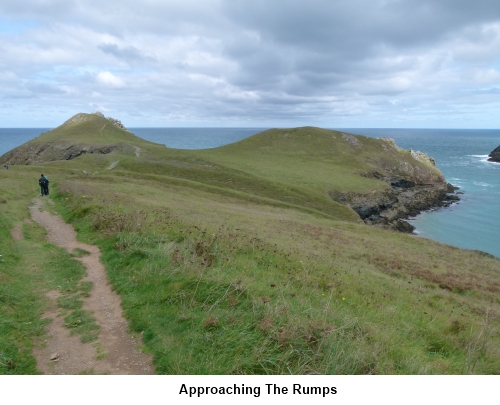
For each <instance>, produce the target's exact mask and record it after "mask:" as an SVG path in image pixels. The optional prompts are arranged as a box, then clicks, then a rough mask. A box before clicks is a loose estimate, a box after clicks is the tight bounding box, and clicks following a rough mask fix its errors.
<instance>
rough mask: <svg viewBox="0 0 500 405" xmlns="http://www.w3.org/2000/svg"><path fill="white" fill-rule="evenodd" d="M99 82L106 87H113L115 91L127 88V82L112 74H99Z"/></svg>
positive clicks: (97, 77)
mask: <svg viewBox="0 0 500 405" xmlns="http://www.w3.org/2000/svg"><path fill="white" fill-rule="evenodd" d="M96 79H97V82H98V83H100V84H102V85H103V86H106V87H112V88H115V89H121V88H123V87H126V86H127V84H126V83H125V81H124V80H123V79H122V78H121V77H118V76H115V75H114V74H113V73H111V72H107V71H106V72H99V73H98V74H97V76H96Z"/></svg>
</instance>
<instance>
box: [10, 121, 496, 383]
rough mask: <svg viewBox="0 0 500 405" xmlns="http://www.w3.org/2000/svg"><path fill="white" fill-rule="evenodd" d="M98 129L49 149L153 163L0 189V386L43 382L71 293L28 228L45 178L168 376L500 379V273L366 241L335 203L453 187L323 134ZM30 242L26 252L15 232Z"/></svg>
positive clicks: (416, 248)
mask: <svg viewBox="0 0 500 405" xmlns="http://www.w3.org/2000/svg"><path fill="white" fill-rule="evenodd" d="M97 118H99V120H97V119H95V118H94V117H90V119H89V120H86V121H80V122H73V123H69V124H66V128H65V125H63V126H61V127H59V128H58V129H55V130H53V131H51V132H49V133H48V134H44V135H42V136H41V137H39V138H37V140H36V142H40V143H42V142H41V140H42V141H45V142H66V141H68V140H69V141H71V142H81V143H82V144H85V145H94V146H95V145H102V144H106V145H113V144H120V143H121V144H125V143H126V144H128V145H131V146H132V147H134V146H135V147H138V148H140V150H141V151H140V153H135V151H136V150H135V148H132V149H127V148H121V149H115V150H113V151H110V152H109V153H85V154H82V155H80V156H79V157H77V158H74V159H71V160H57V161H49V162H44V163H39V164H36V165H27V166H11V168H10V169H9V170H8V171H6V170H4V171H1V172H0V180H1V181H2V184H3V185H5V186H4V187H2V188H1V189H0V220H1V222H2V224H5V227H2V231H1V232H0V246H2V252H0V254H2V255H3V256H2V259H3V260H4V261H3V262H1V263H0V279H1V280H2V284H1V290H0V320H1V322H0V372H4V373H14V374H15V373H21V374H22V373H33V372H36V365H35V364H33V358H32V357H30V348H31V346H32V345H34V344H37V343H38V342H39V341H40V339H41V336H43V330H44V324H43V321H41V320H40V319H39V315H40V314H41V313H42V312H43V308H44V305H45V304H44V302H45V301H44V295H43V293H44V291H47V290H50V289H53V288H55V286H57V285H62V283H63V281H61V278H62V279H64V277H67V278H68V279H71V277H70V276H68V275H65V274H63V272H62V271H59V272H57V271H56V270H57V269H54V260H55V259H54V258H55V257H56V256H57V255H59V256H60V255H62V253H60V252H58V251H57V249H55V248H54V247H53V246H50V245H47V244H46V243H45V242H44V240H43V233H42V232H41V231H40V229H39V228H38V227H37V226H35V224H33V223H28V222H25V221H24V218H27V217H28V212H27V208H26V206H27V205H28V204H29V201H30V198H32V197H33V196H34V195H36V194H37V177H38V175H39V173H40V172H43V173H47V174H48V175H49V177H50V179H51V187H52V193H51V198H52V199H53V201H54V202H55V209H57V211H58V212H59V213H61V214H62V215H63V216H64V217H65V219H66V220H67V221H69V222H70V223H72V224H73V225H74V226H75V228H76V229H77V230H78V233H79V238H81V239H82V240H84V241H86V242H90V243H95V244H98V245H99V246H100V247H101V250H102V252H103V255H102V259H101V260H102V261H103V263H104V264H105V266H106V270H107V272H108V276H109V279H110V282H111V283H112V285H113V287H114V288H115V289H116V291H117V292H118V293H119V294H120V295H121V297H122V306H123V308H124V312H125V316H126V317H127V319H128V320H129V322H130V328H131V330H132V331H134V332H135V333H140V334H142V337H143V341H144V342H145V344H146V346H147V348H148V350H150V351H151V352H152V353H153V354H154V362H155V366H156V370H157V372H158V373H166V374H239V373H244V374H263V373H279V374H289V373H292V374H310V373H325V374H328V373H332V374H335V373H336V374H442V373H448V374H466V373H478V374H496V373H499V372H500V352H499V350H500V345H499V343H500V342H499V335H498V326H499V315H500V307H499V298H498V292H499V291H500V274H499V270H498V269H499V268H500V267H499V264H500V261H499V260H498V259H496V258H494V257H492V256H490V255H487V254H484V253H481V252H477V251H468V250H462V249H457V248H454V247H450V246H446V245H442V244H439V243H436V242H433V241H429V240H426V239H422V238H417V237H415V236H413V235H405V234H401V233H397V232H392V231H387V230H383V229H378V228H375V227H370V226H367V225H365V224H364V223H363V222H362V221H361V220H360V219H359V217H358V216H357V214H356V213H355V212H354V211H353V210H352V209H351V208H349V207H348V206H345V205H342V204H339V203H338V202H335V201H333V200H332V199H331V198H330V196H329V193H331V192H332V191H333V192H344V191H345V192H349V193H358V194H363V195H364V194H367V195H376V194H377V193H383V192H384V190H387V189H389V188H390V186H389V185H388V183H387V182H386V181H382V179H384V178H389V177H395V176H396V177H397V176H400V177H401V176H406V177H408V178H409V179H412V180H414V181H415V182H421V183H426V184H427V183H432V182H435V183H443V182H444V179H443V178H442V176H441V174H440V173H439V171H438V170H437V169H435V167H434V166H432V164H430V163H428V162H426V161H418V160H416V159H415V158H414V157H413V156H412V155H411V154H410V152H408V151H402V150H398V149H397V148H396V147H394V146H392V144H391V142H389V141H384V140H375V139H370V138H365V137H361V136H352V135H349V134H342V133H339V132H336V131H328V130H322V129H318V128H309V127H306V128H297V129H287V130H270V131H265V132H263V133H261V134H257V135H255V136H253V137H250V138H248V139H245V140H243V141H240V142H238V143H235V144H232V145H227V146H224V147H221V148H216V149H210V150H203V151H186V150H175V149H169V148H166V147H164V146H161V145H156V144H153V143H150V142H146V141H143V140H141V139H139V138H137V137H135V136H133V135H132V134H130V133H128V132H126V131H123V130H119V131H115V129H114V128H107V123H106V122H104V121H101V119H102V118H101V117H97ZM104 124H106V127H104V129H102V131H104V132H106V131H107V129H109V132H106V133H105V134H104V135H102V134H101V135H100V133H99V129H100V128H102V126H103V125H104ZM33 142H35V141H33ZM85 173H87V174H85ZM16 225H17V226H20V227H21V228H22V231H23V234H24V240H22V241H14V240H13V239H12V237H11V235H10V233H9V232H8V229H11V228H13V227H14V226H16ZM36 258H40V260H36ZM60 260H62V259H60ZM65 260H67V258H66V259H65ZM56 262H57V261H56ZM61 263H62V261H61ZM35 264H36V267H33V265H35ZM56 267H57V266H56ZM56 273H57V274H56ZM28 323H29V326H28ZM12 363H15V364H16V367H12V365H11V364H12Z"/></svg>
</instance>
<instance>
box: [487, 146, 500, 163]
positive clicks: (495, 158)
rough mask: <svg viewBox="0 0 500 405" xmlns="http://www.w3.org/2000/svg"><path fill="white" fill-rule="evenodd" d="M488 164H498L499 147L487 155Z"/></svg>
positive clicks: (499, 161)
mask: <svg viewBox="0 0 500 405" xmlns="http://www.w3.org/2000/svg"><path fill="white" fill-rule="evenodd" d="M488 162H497V163H500V146H497V147H496V149H494V150H493V151H492V152H491V153H490V154H489V155H488Z"/></svg>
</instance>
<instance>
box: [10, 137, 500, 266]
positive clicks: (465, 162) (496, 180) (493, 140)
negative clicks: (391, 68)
mask: <svg viewBox="0 0 500 405" xmlns="http://www.w3.org/2000/svg"><path fill="white" fill-rule="evenodd" d="M48 129H49V128H3V129H2V128H0V156H1V155H2V154H4V153H5V152H8V151H9V150H11V149H13V148H15V147H16V146H19V145H21V144H23V143H25V142H27V141H29V140H31V139H33V138H34V137H36V136H38V135H40V134H41V133H42V132H46V131H47V130H48ZM265 129H267V128H130V131H131V132H133V133H134V134H135V135H137V136H139V137H141V138H144V139H147V140H149V141H152V142H156V143H160V144H165V145H166V146H168V147H170V148H177V149H207V148H215V147H218V146H222V145H226V144H229V143H233V142H237V141H239V140H241V139H244V138H246V137H249V136H251V135H254V134H256V133H258V132H261V131H263V130H265ZM335 129H339V128H335ZM339 130H341V131H344V132H349V133H353V134H359V135H365V136H369V137H374V138H379V137H383V136H385V137H388V138H393V139H394V140H395V141H396V143H397V145H398V146H400V147H402V148H404V149H410V148H411V149H413V150H419V151H421V152H425V153H427V154H428V155H430V156H432V157H433V158H434V159H435V160H436V165H437V167H438V168H439V169H440V170H441V172H442V173H443V174H444V176H445V177H446V180H447V181H448V182H449V183H451V184H453V185H455V186H457V187H460V190H458V192H459V193H463V194H459V197H460V201H459V202H458V203H455V204H453V205H451V206H450V207H447V208H438V209H435V210H432V211H426V212H424V213H421V214H419V215H417V216H416V217H415V218H412V219H410V222H411V224H412V225H413V226H415V228H416V231H415V232H416V234H417V235H419V236H421V237H425V238H429V239H433V240H436V241H438V242H442V243H446V244H449V245H453V246H457V247H460V248H465V249H473V250H481V251H483V252H487V253H490V254H492V255H494V256H497V257H500V235H499V232H500V163H493V162H488V161H487V158H488V154H489V153H490V152H491V151H492V150H493V149H495V148H496V147H497V146H499V145H500V130H493V129H491V130H490V129H393V128H391V129H382V128H376V129H375V128H373V129H367V128H341V129H339ZM0 186H1V185H0Z"/></svg>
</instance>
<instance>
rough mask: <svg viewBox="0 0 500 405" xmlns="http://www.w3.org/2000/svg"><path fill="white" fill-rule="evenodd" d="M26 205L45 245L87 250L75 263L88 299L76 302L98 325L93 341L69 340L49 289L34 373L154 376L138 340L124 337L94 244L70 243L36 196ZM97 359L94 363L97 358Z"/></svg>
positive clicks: (69, 230) (71, 237)
mask: <svg viewBox="0 0 500 405" xmlns="http://www.w3.org/2000/svg"><path fill="white" fill-rule="evenodd" d="M33 204H34V205H33V206H32V207H29V209H30V213H31V217H32V218H33V220H34V221H35V222H37V223H38V224H40V225H41V226H43V227H45V229H46V230H47V233H48V241H49V242H51V243H53V244H55V245H58V246H61V247H63V248H65V249H66V250H68V252H72V251H73V249H75V248H80V249H83V250H86V251H87V252H90V255H89V256H84V257H81V258H78V259H76V260H80V261H81V262H82V263H83V264H84V265H85V267H86V268H87V275H86V276H85V277H84V278H83V279H82V281H91V282H92V291H91V292H90V297H88V298H82V300H83V302H84V304H83V309H85V310H89V311H92V312H93V315H94V317H95V319H96V322H97V324H98V325H99V326H100V328H101V329H100V330H99V337H98V340H97V341H94V342H91V343H85V344H84V343H81V342H80V337H79V336H78V335H74V336H70V335H69V330H68V329H67V328H65V327H64V319H63V318H64V317H62V316H57V315H58V313H59V312H60V309H59V308H57V307H56V300H57V297H58V295H59V293H58V291H49V292H48V293H47V297H49V298H50V299H51V302H52V308H51V309H50V310H49V311H47V312H46V313H45V314H44V317H45V318H50V319H52V322H51V323H50V324H49V325H48V337H47V340H46V343H45V345H44V347H42V348H38V349H35V350H34V355H35V357H36V359H37V363H38V369H39V370H41V371H42V372H43V373H44V374H82V373H84V374H133V375H140V374H154V370H153V366H152V364H151V356H150V355H147V354H144V353H141V352H140V350H138V348H139V347H140V346H141V342H140V340H139V339H134V338H132V337H131V336H130V335H129V333H128V324H127V321H126V320H125V318H124V317H123V316H122V310H121V307H120V297H119V296H118V295H117V294H116V293H115V292H114V291H112V290H111V288H110V285H109V284H108V282H107V278H106V273H105V270H104V266H103V265H102V264H101V262H100V261H99V257H100V255H101V252H100V250H99V248H98V247H97V246H92V245H87V244H84V243H81V242H78V241H77V240H76V232H75V230H74V229H73V227H72V226H71V225H69V224H66V223H65V222H64V221H63V220H62V218H60V217H58V216H55V215H52V214H50V213H49V212H47V211H41V210H40V209H41V207H42V201H41V200H40V198H35V199H34V200H33ZM98 356H99V357H100V359H98V358H97V357H98Z"/></svg>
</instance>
